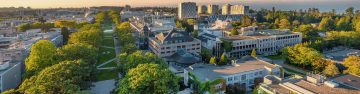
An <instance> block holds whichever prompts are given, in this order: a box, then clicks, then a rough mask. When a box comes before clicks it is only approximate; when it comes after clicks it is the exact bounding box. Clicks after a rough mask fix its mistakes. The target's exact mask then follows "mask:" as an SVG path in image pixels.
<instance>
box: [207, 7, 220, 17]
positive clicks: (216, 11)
mask: <svg viewBox="0 0 360 94" xmlns="http://www.w3.org/2000/svg"><path fill="white" fill-rule="evenodd" d="M207 13H208V14H210V15H213V14H219V5H208V6H207Z"/></svg>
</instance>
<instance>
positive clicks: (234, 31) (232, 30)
mask: <svg viewBox="0 0 360 94" xmlns="http://www.w3.org/2000/svg"><path fill="white" fill-rule="evenodd" d="M230 35H239V32H238V31H237V29H236V28H233V29H231V33H230Z"/></svg>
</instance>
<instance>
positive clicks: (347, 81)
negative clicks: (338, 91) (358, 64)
mask: <svg viewBox="0 0 360 94" xmlns="http://www.w3.org/2000/svg"><path fill="white" fill-rule="evenodd" d="M332 80H334V81H336V82H338V83H340V84H343V85H346V86H349V87H351V88H354V89H357V90H360V77H358V76H355V75H351V74H346V75H341V76H339V77H336V78H334V79H332Z"/></svg>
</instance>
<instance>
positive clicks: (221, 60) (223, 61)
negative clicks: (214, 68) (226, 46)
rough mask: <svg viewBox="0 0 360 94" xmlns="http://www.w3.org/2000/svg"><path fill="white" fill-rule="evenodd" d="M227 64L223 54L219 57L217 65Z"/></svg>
mask: <svg viewBox="0 0 360 94" xmlns="http://www.w3.org/2000/svg"><path fill="white" fill-rule="evenodd" d="M227 63H228V59H227V57H226V55H225V53H223V54H222V55H221V57H220V61H219V64H218V65H226V64H227Z"/></svg>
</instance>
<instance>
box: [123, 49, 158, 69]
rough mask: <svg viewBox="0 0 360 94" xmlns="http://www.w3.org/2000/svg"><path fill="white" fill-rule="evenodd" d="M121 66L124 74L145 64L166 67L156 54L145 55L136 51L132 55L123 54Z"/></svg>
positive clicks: (147, 53)
mask: <svg viewBox="0 0 360 94" xmlns="http://www.w3.org/2000/svg"><path fill="white" fill-rule="evenodd" d="M119 60H120V61H119V62H118V63H119V64H121V65H122V66H121V69H122V70H123V72H125V73H126V72H127V71H128V70H130V69H131V68H135V67H136V66H138V65H139V64H145V63H150V62H152V63H156V64H159V65H162V66H164V67H165V63H164V61H163V60H162V59H161V58H159V57H157V56H156V55H155V54H153V53H150V52H146V53H143V52H142V51H136V52H134V53H131V54H127V53H122V54H120V55H119Z"/></svg>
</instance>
